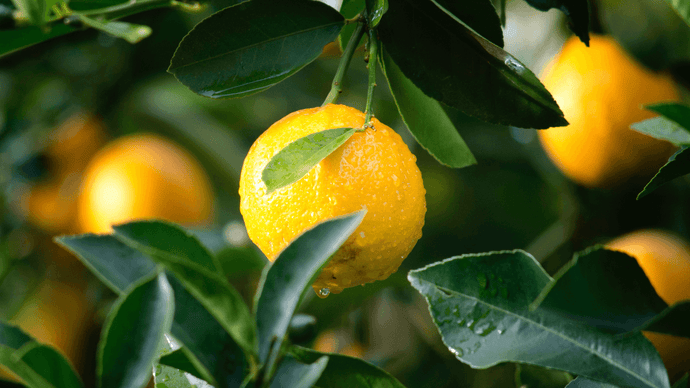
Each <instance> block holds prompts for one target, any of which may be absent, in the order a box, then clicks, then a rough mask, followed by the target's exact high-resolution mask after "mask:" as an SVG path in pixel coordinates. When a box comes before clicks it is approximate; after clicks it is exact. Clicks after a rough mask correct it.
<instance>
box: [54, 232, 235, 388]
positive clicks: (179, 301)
mask: <svg viewBox="0 0 690 388" xmlns="http://www.w3.org/2000/svg"><path fill="white" fill-rule="evenodd" d="M172 236H174V237H175V238H178V237H180V234H179V233H176V232H174V233H173V234H172ZM186 239H187V238H186V237H185V238H184V239H181V240H180V241H176V243H177V244H183V241H182V240H186ZM56 242H58V243H59V244H61V245H63V246H64V247H65V248H67V249H69V250H71V251H72V252H73V253H75V254H76V255H77V257H79V258H80V260H81V261H82V262H83V263H84V264H85V265H86V266H87V267H88V268H89V269H90V270H91V271H92V272H93V273H94V274H95V275H96V276H97V277H99V278H100V279H101V280H102V281H103V282H104V283H105V284H106V285H108V286H109V287H110V288H111V289H112V290H113V291H115V292H117V293H120V294H121V293H123V291H124V290H125V289H127V288H129V287H130V286H131V285H132V284H134V283H136V282H138V281H139V280H140V279H143V278H144V277H146V276H147V275H149V274H151V273H152V271H153V270H154V269H155V264H154V263H153V261H151V259H149V258H148V257H146V256H144V255H143V254H142V253H140V252H139V251H137V250H135V249H133V248H131V247H129V246H128V245H126V244H124V243H122V242H121V241H120V240H117V239H116V238H115V237H113V236H110V235H105V236H97V235H82V236H66V237H60V238H57V239H56ZM189 245H190V246H193V245H194V244H193V243H190V244H189ZM200 252H203V250H200ZM207 263H208V261H207ZM168 281H169V282H170V285H171V286H172V288H173V290H174V295H175V305H176V308H175V317H174V319H173V325H172V329H171V333H172V335H173V336H175V338H176V339H177V340H179V341H180V342H182V343H183V344H184V346H185V348H184V351H187V352H190V355H189V357H190V359H191V360H193V362H195V365H196V366H197V368H198V369H199V370H200V371H202V372H200V373H204V374H205V376H206V377H205V378H206V379H207V380H209V381H214V379H215V381H220V382H224V383H225V385H224V386H226V387H233V385H232V382H234V381H237V379H238V378H241V376H242V373H243V372H244V363H245V357H244V353H243V352H242V350H241V349H240V347H239V346H238V345H237V344H236V343H235V341H234V340H233V339H232V337H230V335H229V334H228V333H227V332H226V331H225V329H224V328H223V327H222V326H220V324H219V323H218V322H217V321H216V320H215V318H214V317H213V316H212V315H211V314H210V313H209V312H208V311H206V309H205V308H204V307H203V306H202V305H201V304H200V303H199V302H198V301H197V300H196V299H194V297H192V296H191V295H190V294H189V292H187V290H185V288H184V286H182V284H180V282H179V281H178V280H177V279H175V277H172V276H171V277H169V278H168ZM218 386H221V385H218Z"/></svg>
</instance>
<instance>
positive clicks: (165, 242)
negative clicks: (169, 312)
mask: <svg viewBox="0 0 690 388" xmlns="http://www.w3.org/2000/svg"><path fill="white" fill-rule="evenodd" d="M113 229H114V230H115V237H116V238H118V239H120V240H121V241H123V242H124V243H125V244H127V245H129V246H131V247H132V248H134V249H136V250H138V251H140V252H142V253H144V254H146V255H147V256H149V257H150V258H151V259H153V260H154V261H155V262H157V263H160V264H162V265H164V266H165V267H166V268H167V269H168V270H170V271H172V272H173V273H174V274H175V276H176V277H177V278H178V279H179V280H180V282H181V283H182V284H183V285H184V288H185V289H186V290H187V291H188V292H189V293H190V294H191V295H192V296H194V298H195V299H196V300H198V301H199V302H200V303H201V304H202V305H203V306H204V308H206V310H208V312H209V313H211V315H212V316H213V317H214V318H215V319H216V320H217V321H218V322H219V323H220V325H221V326H222V327H223V328H225V330H226V331H227V332H228V333H229V334H230V335H231V336H232V338H233V340H234V341H235V342H236V343H237V344H238V345H240V346H241V347H242V348H243V349H244V350H245V352H246V353H247V354H252V353H254V352H255V351H256V333H255V327H254V321H253V319H252V318H251V315H250V314H249V309H248V308H247V305H246V304H245V303H244V301H243V300H242V297H241V296H240V294H239V293H238V292H237V290H235V289H234V288H233V287H232V286H231V285H230V283H228V282H227V280H226V279H225V278H224V277H223V276H222V272H220V271H221V269H220V266H219V265H218V268H219V269H218V270H211V269H209V268H208V266H207V264H208V263H206V262H205V259H204V257H203V256H201V252H202V251H200V250H198V249H197V248H198V247H197V246H195V245H193V244H192V245H187V244H180V241H178V239H179V236H180V230H179V228H178V227H176V226H173V225H172V224H168V223H163V222H160V221H139V222H132V223H129V224H124V225H117V226H115V227H113ZM166 229H167V230H168V231H169V234H166V233H165V232H163V231H164V230H166ZM175 229H178V231H175ZM182 233H184V232H182ZM188 237H189V239H188V240H187V242H190V241H194V238H193V237H191V236H188ZM166 247H169V248H167V249H171V250H170V251H167V250H166ZM196 260H198V262H197V261H196Z"/></svg>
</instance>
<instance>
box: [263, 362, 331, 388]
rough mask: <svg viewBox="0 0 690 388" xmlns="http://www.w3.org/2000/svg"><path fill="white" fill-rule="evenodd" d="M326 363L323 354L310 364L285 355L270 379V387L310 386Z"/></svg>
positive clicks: (306, 387)
mask: <svg viewBox="0 0 690 388" xmlns="http://www.w3.org/2000/svg"><path fill="white" fill-rule="evenodd" d="M327 364H328V356H323V357H321V358H319V359H318V360H316V361H314V362H313V363H311V364H304V363H302V362H299V361H298V360H297V359H296V358H294V357H293V356H291V355H287V356H285V358H283V360H282V361H281V363H280V366H278V370H277V371H276V374H275V375H274V376H273V380H271V388H311V386H313V385H314V383H316V381H317V380H318V379H319V377H320V376H321V373H322V372H323V370H324V369H326V365H327Z"/></svg>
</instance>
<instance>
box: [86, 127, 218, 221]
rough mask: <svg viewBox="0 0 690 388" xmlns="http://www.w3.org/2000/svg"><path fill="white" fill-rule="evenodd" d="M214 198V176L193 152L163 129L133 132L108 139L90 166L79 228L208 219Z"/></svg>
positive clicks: (210, 219)
mask: <svg viewBox="0 0 690 388" xmlns="http://www.w3.org/2000/svg"><path fill="white" fill-rule="evenodd" d="M213 199H214V198H213V189H212V186H211V182H210V179H209V177H208V176H207V174H206V172H205V171H204V169H203V168H202V166H201V165H200V164H199V162H197V160H196V159H195V158H194V157H193V156H192V155H191V154H190V153H189V152H187V151H186V150H184V149H183V148H181V147H180V146H178V145H176V144H174V143H173V142H171V141H170V140H167V139H165V138H163V137H161V136H159V135H153V134H136V135H130V136H126V137H123V138H120V139H118V140H115V141H113V142H112V143H110V144H108V145H107V146H106V147H105V148H103V149H102V150H100V151H99V152H98V153H97V154H96V155H95V156H94V157H93V159H92V160H91V162H90V163H89V165H88V166H87V169H86V172H85V174H84V180H83V184H82V189H81V192H80V194H79V199H78V204H77V217H78V228H79V231H80V232H83V233H86V232H91V233H108V232H111V231H112V228H111V226H112V225H114V224H118V223H124V222H127V221H131V220H135V219H150V218H155V219H165V220H168V221H172V222H175V223H179V224H183V225H187V226H201V225H207V224H209V223H210V222H211V221H212V218H213Z"/></svg>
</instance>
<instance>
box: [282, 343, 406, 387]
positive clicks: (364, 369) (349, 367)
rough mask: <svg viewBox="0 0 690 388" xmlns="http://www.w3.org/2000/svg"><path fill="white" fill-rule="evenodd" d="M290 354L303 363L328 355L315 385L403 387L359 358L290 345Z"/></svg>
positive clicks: (391, 377) (382, 371)
mask: <svg viewBox="0 0 690 388" xmlns="http://www.w3.org/2000/svg"><path fill="white" fill-rule="evenodd" d="M289 352H290V354H292V355H293V356H295V357H296V358H297V359H298V360H300V361H302V362H305V363H313V362H315V361H316V360H318V359H320V358H321V357H323V356H325V355H327V356H328V365H326V369H325V370H324V371H323V373H321V377H320V378H319V380H318V381H317V382H316V386H318V387H324V388H326V387H327V388H351V387H358V388H405V386H404V385H402V384H401V383H400V382H399V381H398V380H396V379H395V377H393V376H391V375H390V374H388V373H387V372H386V371H384V370H382V369H379V368H377V367H376V366H374V365H371V364H369V363H368V362H366V361H364V360H361V359H359V358H354V357H348V356H342V355H339V354H326V353H321V352H317V351H315V350H311V349H307V348H302V347H299V346H292V347H290V350H289Z"/></svg>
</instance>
